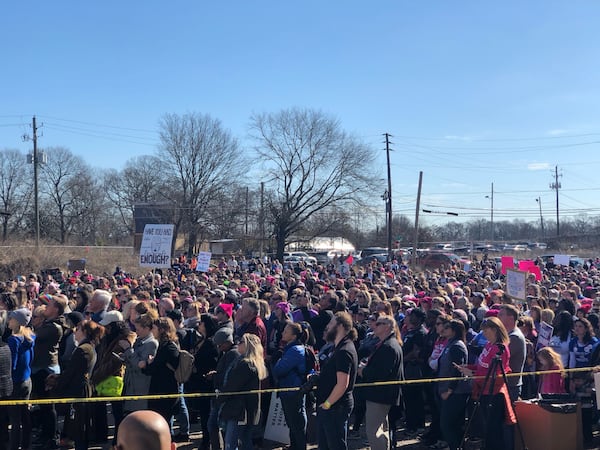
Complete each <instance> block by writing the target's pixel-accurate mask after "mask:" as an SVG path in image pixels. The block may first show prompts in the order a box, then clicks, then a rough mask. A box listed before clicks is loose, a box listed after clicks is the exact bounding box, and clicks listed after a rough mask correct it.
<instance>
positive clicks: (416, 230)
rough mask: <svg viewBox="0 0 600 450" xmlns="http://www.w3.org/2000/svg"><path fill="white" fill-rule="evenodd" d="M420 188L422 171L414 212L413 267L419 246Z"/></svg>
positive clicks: (420, 177) (415, 263)
mask: <svg viewBox="0 0 600 450" xmlns="http://www.w3.org/2000/svg"><path fill="white" fill-rule="evenodd" d="M421 186H423V171H422V170H421V171H420V172H419V189H418V191H417V209H416V211H415V240H414V242H413V251H412V255H411V260H412V265H413V267H414V266H416V265H417V248H418V246H419V208H420V207H421Z"/></svg>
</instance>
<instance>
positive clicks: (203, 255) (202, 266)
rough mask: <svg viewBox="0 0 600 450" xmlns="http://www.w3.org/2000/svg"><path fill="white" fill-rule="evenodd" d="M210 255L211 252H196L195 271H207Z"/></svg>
mask: <svg viewBox="0 0 600 450" xmlns="http://www.w3.org/2000/svg"><path fill="white" fill-rule="evenodd" d="M211 257H212V253H211V252H200V253H198V266H196V271H197V272H208V269H210V258H211Z"/></svg>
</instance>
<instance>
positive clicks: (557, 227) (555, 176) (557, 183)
mask: <svg viewBox="0 0 600 450" xmlns="http://www.w3.org/2000/svg"><path fill="white" fill-rule="evenodd" d="M561 176H562V175H561ZM561 187H562V186H561V184H560V183H559V182H558V166H554V183H550V189H554V190H555V191H556V237H558V236H560V219H559V214H558V190H559V189H560V188H561Z"/></svg>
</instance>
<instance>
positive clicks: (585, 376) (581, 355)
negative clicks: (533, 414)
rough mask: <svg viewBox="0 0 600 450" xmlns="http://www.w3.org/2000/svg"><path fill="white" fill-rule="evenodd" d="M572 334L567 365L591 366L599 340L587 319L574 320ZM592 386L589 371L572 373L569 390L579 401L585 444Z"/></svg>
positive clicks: (589, 427) (589, 433)
mask: <svg viewBox="0 0 600 450" xmlns="http://www.w3.org/2000/svg"><path fill="white" fill-rule="evenodd" d="M574 335H575V336H574V337H573V339H571V342H570V343H569V351H570V358H569V367H571V368H576V369H580V368H584V367H591V366H592V354H593V353H594V350H595V349H596V346H597V345H598V343H599V341H598V338H597V337H596V336H594V330H593V329H592V325H591V324H590V322H589V321H588V320H587V319H577V320H576V321H575V322H574ZM593 387H594V379H593V377H592V375H591V373H590V372H575V373H573V374H572V376H571V379H570V383H569V391H570V392H571V393H572V394H575V395H576V396H577V398H578V399H579V401H581V420H582V425H583V440H584V442H585V443H586V444H590V443H591V441H592V422H593V407H594V402H593V398H592V396H593Z"/></svg>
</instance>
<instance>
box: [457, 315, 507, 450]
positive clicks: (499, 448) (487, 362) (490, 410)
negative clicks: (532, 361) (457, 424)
mask: <svg viewBox="0 0 600 450" xmlns="http://www.w3.org/2000/svg"><path fill="white" fill-rule="evenodd" d="M481 329H482V331H483V332H484V334H485V335H486V338H487V340H488V343H487V344H486V346H485V347H484V349H483V351H482V352H481V355H479V358H478V359H477V363H476V364H475V365H461V366H455V367H456V368H457V369H458V370H459V371H460V372H461V373H462V374H463V375H464V376H469V377H470V376H473V375H475V377H476V378H475V380H474V383H473V392H472V394H471V397H472V399H473V400H475V401H479V404H480V405H481V406H480V408H481V414H482V415H483V419H484V421H483V424H482V425H483V428H482V429H483V431H484V436H483V437H484V439H485V448H486V450H488V449H489V450H504V449H506V448H507V445H508V444H507V442H506V441H505V437H504V433H503V424H504V423H510V424H514V423H516V419H515V417H514V411H513V408H512V403H511V400H510V396H509V393H508V389H507V386H506V383H505V382H504V380H503V378H502V376H501V373H502V372H501V371H502V370H504V372H505V373H509V372H510V366H509V360H510V351H509V349H508V344H509V338H508V332H507V331H506V328H505V327H504V325H502V322H501V321H500V320H499V319H498V318H496V317H490V318H488V319H486V320H485V321H484V322H483V323H482V324H481ZM496 357H497V358H499V359H496ZM494 362H497V363H498V364H496V368H495V372H491V370H492V367H493V365H494ZM488 375H489V376H488ZM477 377H480V378H477ZM480 417H481V416H480Z"/></svg>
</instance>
